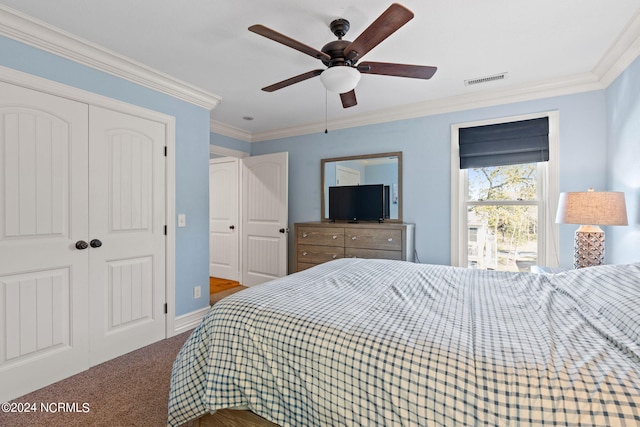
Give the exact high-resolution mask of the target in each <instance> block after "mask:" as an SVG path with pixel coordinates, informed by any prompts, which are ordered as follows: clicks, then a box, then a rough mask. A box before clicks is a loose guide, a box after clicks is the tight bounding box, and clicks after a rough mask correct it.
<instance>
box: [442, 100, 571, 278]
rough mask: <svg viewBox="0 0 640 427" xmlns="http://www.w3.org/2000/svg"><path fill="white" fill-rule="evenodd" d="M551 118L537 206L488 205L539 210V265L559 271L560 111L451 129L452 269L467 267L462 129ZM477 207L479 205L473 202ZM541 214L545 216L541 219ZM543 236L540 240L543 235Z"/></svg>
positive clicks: (466, 124)
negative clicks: (461, 161)
mask: <svg viewBox="0 0 640 427" xmlns="http://www.w3.org/2000/svg"><path fill="white" fill-rule="evenodd" d="M540 117H548V118H549V160H548V161H547V162H540V163H538V168H537V174H538V184H539V185H538V186H537V187H538V188H537V200H536V201H535V202H533V203H532V202H530V201H529V202H527V201H518V202H517V203H514V202H510V201H505V202H506V203H496V202H493V201H492V202H487V203H489V204H494V205H495V204H509V203H511V204H518V205H527V204H529V205H531V204H533V205H537V206H538V261H537V262H538V264H540V265H544V266H548V267H558V263H559V256H558V244H559V243H558V234H559V227H558V225H557V224H556V223H555V220H554V218H555V212H556V209H557V208H558V197H559V194H560V190H559V188H560V183H559V181H560V175H559V151H560V150H559V118H560V114H559V112H558V111H547V112H541V113H532V114H525V115H518V116H509V117H500V118H495V119H489V120H481V121H474V122H465V123H457V124H452V125H451V265H453V266H458V267H467V266H468V250H467V246H468V229H469V227H468V226H466V224H467V206H468V201H467V194H468V172H467V170H466V169H460V148H459V139H458V137H459V129H460V128H466V127H473V126H484V125H492V124H498V123H507V122H514V121H520V120H528V119H536V118H540ZM473 204H474V205H477V204H478V202H473ZM540 213H543V214H542V215H541V214H540ZM541 230H542V231H543V233H544V235H543V236H540V231H541Z"/></svg>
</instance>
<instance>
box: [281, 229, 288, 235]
mask: <svg viewBox="0 0 640 427" xmlns="http://www.w3.org/2000/svg"><path fill="white" fill-rule="evenodd" d="M280 232H281V233H282V234H284V233H288V232H289V228H288V227H287V228H281V229H280Z"/></svg>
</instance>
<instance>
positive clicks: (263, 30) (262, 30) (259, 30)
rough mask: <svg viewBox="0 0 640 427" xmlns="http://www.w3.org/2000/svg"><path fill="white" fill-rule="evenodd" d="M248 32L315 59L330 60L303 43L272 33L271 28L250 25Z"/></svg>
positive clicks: (327, 56) (322, 53)
mask: <svg viewBox="0 0 640 427" xmlns="http://www.w3.org/2000/svg"><path fill="white" fill-rule="evenodd" d="M249 31H251V32H253V33H256V34H260V35H261V36H264V37H266V38H268V39H271V40H273V41H276V42H278V43H282V44H283V45H285V46H289V47H291V48H293V49H295V50H297V51H300V52H302V53H306V54H307V55H309V56H313V57H314V58H317V59H320V60H322V59H324V60H326V61H329V60H330V59H331V57H330V56H329V55H328V54H326V53H324V52H321V51H319V50H317V49H314V48H312V47H311V46H307V45H306V44H304V43H300V42H299V41H297V40H294V39H292V38H291V37H288V36H285V35H284V34H280V33H279V32H277V31H274V30H272V29H271V28H267V27H265V26H264V25H260V24H258V25H252V26H250V27H249Z"/></svg>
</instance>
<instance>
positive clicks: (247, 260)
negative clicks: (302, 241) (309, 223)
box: [242, 153, 289, 286]
mask: <svg viewBox="0 0 640 427" xmlns="http://www.w3.org/2000/svg"><path fill="white" fill-rule="evenodd" d="M288 165H289V157H288V153H274V154H265V155H262V156H251V157H246V158H244V159H243V168H242V171H243V172H242V189H243V191H242V217H243V221H242V241H243V243H242V246H243V251H242V252H243V260H242V273H243V274H242V284H243V285H246V286H253V285H257V284H260V283H263V282H266V281H268V280H271V279H275V278H277V277H281V276H285V275H286V274H287V234H288V175H289V173H288Z"/></svg>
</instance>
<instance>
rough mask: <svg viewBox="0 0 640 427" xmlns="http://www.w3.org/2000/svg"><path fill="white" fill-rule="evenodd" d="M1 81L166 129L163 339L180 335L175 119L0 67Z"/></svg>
mask: <svg viewBox="0 0 640 427" xmlns="http://www.w3.org/2000/svg"><path fill="white" fill-rule="evenodd" d="M0 81H3V82H5V83H10V84H14V85H18V86H22V87H25V88H27V89H32V90H36V91H39V92H44V93H48V94H50V95H55V96H59V97H62V98H67V99H70V100H73V101H78V102H82V103H86V104H90V105H95V106H98V107H103V108H108V109H112V110H116V111H120V112H123V113H126V114H130V115H134V116H138V117H142V118H145V119H148V120H152V121H156V122H159V123H162V124H164V125H165V130H166V133H165V134H166V141H165V143H166V147H167V160H166V163H165V167H166V170H165V219H166V222H167V236H166V240H165V298H166V304H167V314H166V319H165V338H169V337H172V336H174V335H176V334H177V333H178V332H180V331H176V329H175V323H176V322H175V293H176V289H175V233H176V231H175V227H170V226H169V225H172V224H173V218H175V211H176V208H175V198H176V197H175V194H176V190H175V188H176V182H175V178H176V170H175V159H176V156H175V153H176V119H175V117H173V116H170V115H167V114H164V113H160V112H157V111H153V110H149V109H146V108H144V107H140V106H137V105H133V104H128V103H126V102H124V101H119V100H116V99H113V98H109V97H106V96H103V95H99V94H96V93H93V92H89V91H86V90H83V89H78V88H76V87H73V86H68V85H65V84H62V83H58V82H55V81H52V80H47V79H44V78H42V77H38V76H34V75H33V74H28V73H25V72H22V71H18V70H14V69H13V68H8V67H4V66H0Z"/></svg>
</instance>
